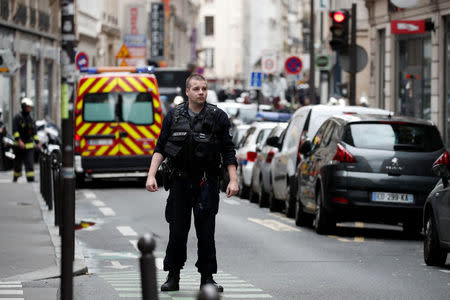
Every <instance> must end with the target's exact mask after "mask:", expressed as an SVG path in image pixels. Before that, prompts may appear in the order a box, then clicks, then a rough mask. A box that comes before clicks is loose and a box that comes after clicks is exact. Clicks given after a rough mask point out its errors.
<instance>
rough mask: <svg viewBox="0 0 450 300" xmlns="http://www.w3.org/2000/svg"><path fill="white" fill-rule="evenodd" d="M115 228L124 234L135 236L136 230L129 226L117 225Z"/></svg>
mask: <svg viewBox="0 0 450 300" xmlns="http://www.w3.org/2000/svg"><path fill="white" fill-rule="evenodd" d="M116 228H117V230H119V231H120V233H121V234H122V235H124V236H137V235H138V234H137V232H136V231H134V230H133V228H131V227H130V226H117V227H116Z"/></svg>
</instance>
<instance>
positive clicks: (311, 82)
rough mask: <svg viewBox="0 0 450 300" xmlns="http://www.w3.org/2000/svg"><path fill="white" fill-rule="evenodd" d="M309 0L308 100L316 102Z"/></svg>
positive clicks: (312, 20) (312, 34)
mask: <svg viewBox="0 0 450 300" xmlns="http://www.w3.org/2000/svg"><path fill="white" fill-rule="evenodd" d="M310 1H311V12H310V22H311V24H310V34H309V100H310V102H311V104H315V103H316V88H315V86H316V84H315V73H316V70H315V67H314V31H315V26H314V22H315V20H314V2H315V0H310Z"/></svg>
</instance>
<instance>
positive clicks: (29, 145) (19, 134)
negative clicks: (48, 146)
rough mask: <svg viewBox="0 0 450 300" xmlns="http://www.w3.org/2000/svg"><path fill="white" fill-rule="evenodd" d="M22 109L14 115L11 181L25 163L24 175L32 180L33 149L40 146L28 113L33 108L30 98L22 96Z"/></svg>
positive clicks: (15, 177)
mask: <svg viewBox="0 0 450 300" xmlns="http://www.w3.org/2000/svg"><path fill="white" fill-rule="evenodd" d="M20 104H21V106H22V111H21V112H19V113H18V114H17V115H15V116H14V119H13V135H14V139H15V141H14V154H15V155H16V157H15V159H14V177H13V182H17V179H18V178H19V177H20V176H22V164H25V172H26V173H25V175H26V178H27V181H28V182H32V181H34V165H33V163H34V149H35V148H36V147H37V148H40V146H41V145H40V143H39V138H38V136H37V134H36V126H35V124H34V120H33V118H32V117H31V115H30V113H31V110H32V108H33V101H32V100H31V99H30V98H23V99H22V100H21V101H20Z"/></svg>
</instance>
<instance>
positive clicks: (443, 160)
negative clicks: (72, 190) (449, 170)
mask: <svg viewBox="0 0 450 300" xmlns="http://www.w3.org/2000/svg"><path fill="white" fill-rule="evenodd" d="M449 162H450V154H449V153H448V151H447V150H445V152H444V153H442V155H441V156H439V157H438V159H436V161H435V162H434V163H433V167H434V166H437V165H445V166H450V165H449Z"/></svg>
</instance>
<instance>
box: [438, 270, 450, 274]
mask: <svg viewBox="0 0 450 300" xmlns="http://www.w3.org/2000/svg"><path fill="white" fill-rule="evenodd" d="M439 271H441V272H444V273H449V274H450V270H439Z"/></svg>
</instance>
